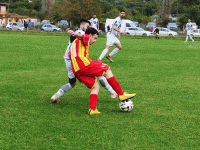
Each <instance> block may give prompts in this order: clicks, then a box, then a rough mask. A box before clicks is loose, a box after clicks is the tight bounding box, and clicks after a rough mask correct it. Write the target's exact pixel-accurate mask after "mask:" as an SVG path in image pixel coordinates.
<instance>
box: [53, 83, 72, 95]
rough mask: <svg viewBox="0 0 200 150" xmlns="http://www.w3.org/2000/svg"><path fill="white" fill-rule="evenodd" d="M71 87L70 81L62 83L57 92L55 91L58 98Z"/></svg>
mask: <svg viewBox="0 0 200 150" xmlns="http://www.w3.org/2000/svg"><path fill="white" fill-rule="evenodd" d="M71 89H72V86H71V84H70V83H67V84H65V85H63V86H62V87H61V88H60V89H59V90H58V92H57V93H56V94H57V95H58V98H60V97H61V96H62V95H63V94H64V93H65V92H67V91H69V90H71Z"/></svg>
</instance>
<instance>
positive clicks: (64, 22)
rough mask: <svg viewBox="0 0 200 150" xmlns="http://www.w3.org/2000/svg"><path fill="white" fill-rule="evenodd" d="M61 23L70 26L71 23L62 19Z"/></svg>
mask: <svg viewBox="0 0 200 150" xmlns="http://www.w3.org/2000/svg"><path fill="white" fill-rule="evenodd" d="M60 25H62V26H66V27H68V26H69V23H68V22H67V20H61V21H60Z"/></svg>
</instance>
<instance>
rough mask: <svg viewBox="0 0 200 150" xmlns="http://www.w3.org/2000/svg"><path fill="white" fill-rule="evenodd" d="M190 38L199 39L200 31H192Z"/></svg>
mask: <svg viewBox="0 0 200 150" xmlns="http://www.w3.org/2000/svg"><path fill="white" fill-rule="evenodd" d="M191 36H193V37H200V29H194V30H193V32H192V33H191Z"/></svg>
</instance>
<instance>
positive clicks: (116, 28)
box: [97, 10, 126, 62]
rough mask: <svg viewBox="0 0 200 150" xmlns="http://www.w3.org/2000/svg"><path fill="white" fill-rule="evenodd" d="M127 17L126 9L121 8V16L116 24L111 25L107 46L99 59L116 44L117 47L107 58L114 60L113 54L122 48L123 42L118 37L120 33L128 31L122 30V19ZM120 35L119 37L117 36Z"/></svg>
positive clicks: (115, 21) (116, 19)
mask: <svg viewBox="0 0 200 150" xmlns="http://www.w3.org/2000/svg"><path fill="white" fill-rule="evenodd" d="M124 17H125V11H124V10H121V11H120V13H119V16H118V17H117V18H115V20H114V24H113V25H112V26H111V28H110V31H108V33H107V35H106V36H107V42H106V48H105V49H104V50H103V52H102V53H101V55H100V57H99V58H98V59H97V61H101V59H102V58H103V57H104V56H105V55H106V54H107V52H108V51H109V50H110V49H111V47H112V46H113V45H116V48H115V49H114V50H113V51H112V52H111V53H110V54H109V55H107V56H106V58H107V59H109V60H110V62H113V60H112V59H111V56H113V55H114V54H116V53H117V52H119V51H120V50H121V49H122V46H121V43H120V41H119V39H118V38H120V33H123V34H126V31H121V30H120V27H121V25H122V19H123V18H124ZM117 35H118V38H117V37H116V36H117Z"/></svg>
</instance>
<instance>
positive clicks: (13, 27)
mask: <svg viewBox="0 0 200 150" xmlns="http://www.w3.org/2000/svg"><path fill="white" fill-rule="evenodd" d="M6 29H10V30H18V31H24V30H25V27H24V25H23V24H22V23H19V22H9V23H8V24H7V26H6Z"/></svg>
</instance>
